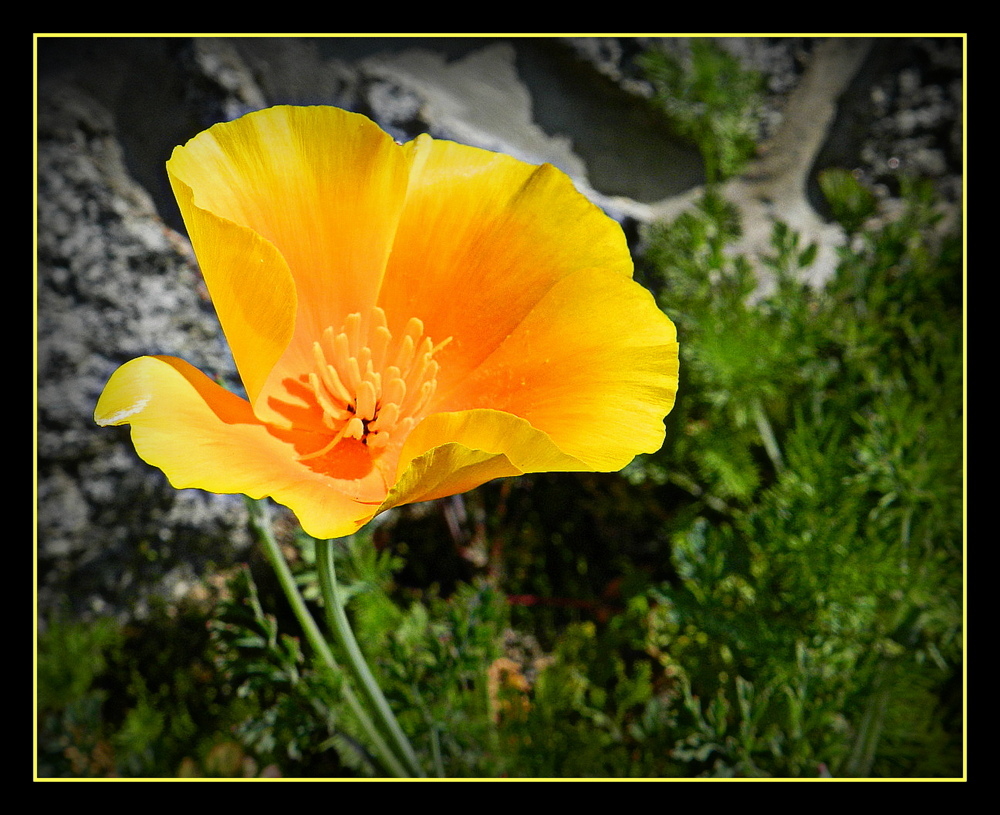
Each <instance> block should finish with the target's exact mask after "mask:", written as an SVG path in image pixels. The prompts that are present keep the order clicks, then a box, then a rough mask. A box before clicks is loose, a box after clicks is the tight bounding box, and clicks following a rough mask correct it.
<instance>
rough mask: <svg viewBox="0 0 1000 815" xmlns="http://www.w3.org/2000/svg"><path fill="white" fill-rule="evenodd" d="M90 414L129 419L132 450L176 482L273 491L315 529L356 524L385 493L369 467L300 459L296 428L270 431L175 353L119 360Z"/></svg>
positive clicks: (325, 532)
mask: <svg viewBox="0 0 1000 815" xmlns="http://www.w3.org/2000/svg"><path fill="white" fill-rule="evenodd" d="M94 420H95V421H96V422H97V423H98V424H99V425H104V426H106V425H120V424H130V425H131V426H132V442H133V444H134V445H135V450H136V453H138V455H139V457H140V458H141V459H142V460H143V461H145V462H146V463H148V464H151V465H153V466H154V467H158V468H159V469H161V470H163V472H164V473H165V474H166V476H167V478H168V479H169V480H170V483H171V485H172V486H174V487H175V488H177V489H185V488H197V489H203V490H208V491H209V492H217V493H234V494H237V493H242V494H244V495H249V496H250V497H251V498H263V497H264V496H271V497H272V498H274V499H275V500H276V501H278V502H279V503H281V504H284V505H285V506H287V507H289V508H290V509H291V510H292V511H293V512H295V514H296V515H297V516H298V518H299V521H300V523H301V524H302V527H303V529H305V530H306V532H308V533H309V534H310V535H313V536H314V537H318V538H328V537H340V536H343V535H347V534H350V533H352V532H354V531H356V530H357V529H358V528H359V527H360V526H362V525H363V524H365V523H366V522H367V521H368V520H370V519H371V518H372V516H373V515H374V514H375V509H376V507H377V505H378V503H379V501H381V500H382V498H383V496H384V495H385V487H384V483H383V481H382V479H381V477H380V476H379V474H378V473H373V472H372V471H371V469H370V468H369V469H368V470H367V471H364V470H361V469H358V468H356V467H355V468H353V470H348V468H345V473H344V474H345V477H344V478H341V479H334V478H331V477H330V476H329V475H328V474H326V473H324V472H322V471H316V470H314V469H312V468H311V467H309V466H307V465H306V464H305V463H304V462H301V461H299V460H298V459H297V456H296V450H295V442H296V441H298V440H297V439H296V438H295V437H294V436H291V437H284V438H282V437H279V436H278V435H275V433H274V432H272V431H271V430H270V429H269V428H268V427H267V426H265V425H263V424H261V423H260V422H259V421H258V420H257V419H256V417H255V416H254V414H253V411H252V410H251V408H250V404H249V403H248V402H246V401H245V400H243V399H241V398H240V397H238V396H236V395H234V394H232V393H230V392H229V391H227V390H225V389H224V388H222V387H220V386H219V385H217V384H216V383H215V382H213V381H212V380H210V379H209V378H208V377H207V376H205V375H204V374H203V373H201V372H200V371H198V370H197V369H196V368H194V367H193V366H192V365H189V364H188V363H186V362H184V361H183V360H180V359H176V358H174V357H139V358H138V359H134V360H132V361H131V362H127V363H125V365H122V366H121V367H120V368H119V369H118V370H117V371H115V373H114V374H113V375H112V377H111V379H110V380H109V381H108V384H107V386H106V387H105V389H104V392H103V393H102V394H101V398H100V400H99V401H98V403H97V409H96V411H95V413H94ZM307 443H308V442H307ZM347 476H354V477H353V478H352V477H347ZM373 480H374V481H375V482H376V483H374V484H373V483H372V481H373Z"/></svg>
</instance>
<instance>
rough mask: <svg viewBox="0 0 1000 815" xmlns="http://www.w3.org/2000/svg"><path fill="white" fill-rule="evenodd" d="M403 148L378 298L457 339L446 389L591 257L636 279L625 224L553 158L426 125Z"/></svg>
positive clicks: (445, 369) (444, 367)
mask: <svg viewBox="0 0 1000 815" xmlns="http://www.w3.org/2000/svg"><path fill="white" fill-rule="evenodd" d="M405 147H406V148H407V149H409V150H411V151H413V153H414V154H415V158H414V162H413V172H412V175H411V179H410V188H409V190H408V193H407V198H406V207H405V209H404V211H403V214H402V218H401V221H400V224H399V229H398V231H397V234H396V238H395V244H394V245H393V250H392V254H391V256H390V258H389V264H388V268H387V270H386V274H385V279H384V281H383V284H382V290H381V293H380V295H379V304H380V305H381V306H382V307H383V308H384V310H385V312H386V314H388V315H395V316H396V319H398V320H402V321H405V320H406V319H407V318H409V317H410V316H414V317H419V318H420V319H421V320H422V321H423V322H424V326H425V329H426V331H427V333H428V335H430V336H432V337H434V338H436V339H438V340H443V339H445V338H447V337H452V338H453V339H452V342H450V343H449V345H448V347H447V348H445V349H443V351H442V352H441V356H440V361H441V372H440V374H439V377H438V381H439V385H440V387H441V389H442V391H447V390H449V389H450V388H451V386H452V384H453V383H455V382H457V381H459V380H461V379H462V378H464V377H465V375H466V374H467V373H468V372H469V371H471V370H472V369H474V368H475V367H476V366H477V365H478V364H479V363H480V362H481V361H482V360H483V359H484V358H485V357H486V356H487V355H489V354H490V353H492V352H493V351H494V349H496V348H497V346H498V345H499V344H500V343H501V342H502V341H503V340H504V339H505V338H506V337H507V336H508V335H509V334H510V333H511V332H512V331H513V330H514V329H515V328H516V326H517V325H518V324H519V323H520V322H521V321H522V320H523V319H524V317H525V315H527V314H528V313H529V312H530V311H531V310H532V309H533V308H534V307H535V304H536V303H538V302H539V300H540V299H541V298H542V297H543V296H544V295H545V293H546V292H547V291H548V290H549V289H550V288H551V287H552V286H553V285H555V283H556V282H557V281H559V280H561V279H562V278H563V277H565V276H567V275H570V274H572V273H574V272H577V271H579V270H581V269H588V268H591V269H604V270H606V271H607V272H609V273H611V274H617V275H620V276H621V277H623V278H631V276H632V259H631V257H630V255H629V252H628V246H627V244H626V241H625V236H624V234H623V233H622V230H621V227H620V226H619V225H618V224H617V223H615V221H613V220H612V219H611V218H609V217H608V216H607V215H605V214H604V213H603V212H601V210H600V209H599V208H598V207H596V206H595V205H594V204H592V203H591V202H590V201H588V200H587V199H586V198H585V197H584V196H583V195H581V194H580V193H579V192H577V190H576V188H575V187H574V186H573V183H572V181H570V179H569V178H568V177H567V176H566V175H565V174H564V173H562V172H560V171H559V170H557V169H556V168H554V167H552V166H550V165H541V166H534V165H531V164H526V163H524V162H522V161H518V160H516V159H513V158H511V157H510V156H505V155H503V154H500V153H491V152H489V151H487V150H481V149H478V148H475V147H467V146H465V145H461V144H456V143H453V142H448V141H438V140H433V139H430V138H429V137H426V136H421V137H419V138H417V139H416V140H415V141H413V142H411V143H410V144H408V145H405ZM390 319H391V317H390ZM390 328H392V325H390Z"/></svg>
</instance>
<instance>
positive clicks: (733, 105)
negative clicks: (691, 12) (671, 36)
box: [638, 38, 764, 184]
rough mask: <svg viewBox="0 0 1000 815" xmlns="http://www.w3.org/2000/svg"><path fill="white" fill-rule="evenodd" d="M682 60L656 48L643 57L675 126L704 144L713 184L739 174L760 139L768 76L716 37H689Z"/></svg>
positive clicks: (708, 178) (642, 65)
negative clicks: (743, 62)
mask: <svg viewBox="0 0 1000 815" xmlns="http://www.w3.org/2000/svg"><path fill="white" fill-rule="evenodd" d="M688 47H689V54H688V55H687V59H681V58H678V57H675V56H673V55H672V54H669V53H667V52H666V51H662V50H656V49H653V50H650V51H647V52H646V53H644V54H643V55H642V56H641V57H640V58H639V60H638V63H639V66H640V68H642V69H643V71H644V72H645V74H646V76H647V78H648V79H649V80H650V82H652V84H653V89H654V99H655V101H656V103H657V104H658V106H659V108H660V109H662V110H663V111H664V112H665V113H666V115H667V117H668V118H669V120H670V122H671V124H672V125H673V127H674V128H675V130H676V131H677V132H678V134H680V135H681V136H684V137H685V138H688V139H690V140H691V141H692V142H694V144H695V145H697V147H698V148H699V149H700V151H701V154H702V159H703V160H704V162H705V178H706V181H708V183H709V184H714V183H717V182H721V181H725V180H726V179H727V178H731V177H732V176H734V175H738V174H739V172H740V170H741V169H742V168H743V166H744V165H745V164H746V162H747V161H748V160H749V159H750V158H751V157H752V156H753V154H754V151H755V149H756V147H757V142H758V140H759V138H760V116H761V102H762V98H763V97H762V94H763V88H764V80H763V78H762V76H761V75H760V74H758V73H756V72H753V71H747V70H746V69H744V68H743V67H742V66H741V65H740V63H739V61H738V60H737V59H736V58H735V57H733V56H732V55H731V54H729V53H728V52H727V51H726V50H725V49H724V48H723V47H722V46H720V45H718V44H717V43H716V42H715V41H713V40H711V39H703V38H692V39H690V40H688Z"/></svg>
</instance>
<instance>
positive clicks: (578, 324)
mask: <svg viewBox="0 0 1000 815" xmlns="http://www.w3.org/2000/svg"><path fill="white" fill-rule="evenodd" d="M677 348H678V346H677V332H676V329H675V328H674V325H673V323H672V322H671V321H670V320H669V319H668V318H667V317H666V315H664V314H663V312H661V311H660V310H659V308H658V307H657V306H656V303H655V301H654V300H653V298H652V295H650V294H649V292H647V291H646V290H645V289H643V288H642V287H641V286H639V285H637V284H636V283H635V282H634V281H632V280H631V279H629V278H623V277H621V276H620V275H615V274H613V273H607V272H605V271H603V270H585V271H581V272H579V273H577V274H575V275H572V276H570V277H566V278H564V279H562V280H561V281H559V282H558V283H557V284H556V285H555V286H553V287H552V289H551V290H550V291H549V292H548V293H547V294H546V296H545V297H544V298H543V299H542V300H541V301H540V302H539V303H538V304H537V305H536V306H535V308H534V309H533V310H532V311H531V312H530V313H529V314H528V315H527V316H526V317H525V318H524V319H523V320H522V321H521V323H520V324H519V325H518V327H517V329H516V330H515V331H513V332H512V333H511V334H510V335H509V336H508V337H507V338H506V339H505V340H504V342H503V343H501V345H500V346H499V347H498V348H497V349H496V350H495V351H494V352H493V353H492V354H491V355H490V356H489V358H488V359H486V360H484V361H483V363H482V364H481V365H480V366H479V367H478V368H477V369H476V370H475V371H474V372H473V373H472V374H471V375H470V376H468V377H467V378H466V379H465V380H464V381H463V382H461V383H458V384H457V385H456V387H455V388H454V389H453V390H452V391H451V392H448V393H444V394H441V395H440V397H439V400H438V402H437V405H436V408H437V409H438V410H442V411H448V410H459V409H462V408H468V407H485V406H489V407H492V408H494V409H496V410H502V411H508V412H510V413H513V414H516V415H517V416H521V417H523V418H524V419H526V420H527V421H528V422H530V424H531V425H532V426H534V427H535V428H537V429H539V430H541V431H543V432H544V433H545V434H547V435H548V437H549V438H550V439H551V441H552V442H553V443H554V444H555V445H556V446H557V447H558V448H559V449H560V450H562V451H564V452H565V454H566V455H568V456H572V457H575V458H578V459H580V460H581V461H584V462H586V464H587V467H588V468H592V469H595V470H602V471H605V470H606V471H612V470H619V469H621V468H622V467H624V466H625V465H626V464H628V462H629V461H631V460H632V458H634V457H635V456H636V455H638V454H639V453H652V452H655V451H656V450H658V449H659V448H660V445H662V444H663V437H664V427H663V417H664V416H665V415H666V414H667V413H669V412H670V409H671V408H672V407H673V404H674V399H675V396H676V392H677V374H678V360H677Z"/></svg>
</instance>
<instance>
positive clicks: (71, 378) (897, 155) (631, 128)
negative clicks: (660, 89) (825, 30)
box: [37, 37, 964, 621]
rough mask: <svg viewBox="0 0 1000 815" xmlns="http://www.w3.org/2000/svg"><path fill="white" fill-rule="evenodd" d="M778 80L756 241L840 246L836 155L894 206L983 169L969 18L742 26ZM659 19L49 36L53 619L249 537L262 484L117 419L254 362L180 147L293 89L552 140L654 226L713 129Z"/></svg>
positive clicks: (767, 129) (180, 575)
mask: <svg viewBox="0 0 1000 815" xmlns="http://www.w3.org/2000/svg"><path fill="white" fill-rule="evenodd" d="M720 42H722V43H723V44H724V45H725V47H726V48H727V49H728V50H730V51H731V52H732V53H733V54H735V55H737V56H738V57H739V59H740V60H741V61H742V62H743V63H744V64H745V65H746V66H747V67H748V68H752V69H754V70H757V71H760V72H762V73H763V74H764V75H765V76H766V77H767V86H768V98H767V110H766V115H765V117H764V123H763V131H762V133H761V140H762V149H761V152H760V155H759V157H758V159H757V161H755V162H754V163H753V164H752V165H751V166H750V167H749V168H748V169H747V172H746V173H744V175H743V176H741V177H740V178H738V179H734V180H733V181H731V182H730V183H729V184H728V185H727V187H726V194H727V195H728V196H729V197H730V198H731V199H732V200H734V201H735V202H736V203H737V204H738V205H739V206H740V207H741V209H742V211H743V214H744V225H745V230H746V237H745V245H744V246H742V247H740V248H741V249H742V250H744V251H748V252H753V251H754V249H755V247H756V245H757V244H759V242H760V241H761V240H763V239H764V236H766V235H767V234H768V233H769V231H770V225H771V223H772V222H773V219H774V218H776V217H778V218H781V219H782V220H785V221H787V222H789V223H790V224H791V225H793V226H794V227H795V228H797V229H799V230H801V231H802V232H803V233H805V237H806V238H807V239H808V240H816V241H818V242H819V244H820V250H821V251H820V252H819V253H818V255H817V260H816V264H815V266H814V268H813V269H811V270H809V274H810V276H811V277H812V278H814V279H815V280H816V281H821V280H822V279H823V278H824V277H825V276H826V275H827V274H829V272H830V270H831V268H832V266H831V264H832V258H833V254H834V251H835V247H836V246H837V245H838V244H839V243H840V242H841V241H842V240H843V236H842V235H841V234H840V231H839V229H838V228H837V227H836V226H834V225H832V224H831V223H829V222H828V221H827V220H826V219H825V218H824V212H823V208H822V204H821V202H820V200H819V198H818V197H817V195H816V185H815V177H816V173H817V172H819V171H820V170H822V169H824V168H826V167H830V166H837V167H844V168H848V169H852V170H856V171H857V174H858V175H859V176H861V177H863V178H864V179H865V180H867V181H868V182H870V183H872V184H874V185H875V186H876V189H877V190H878V191H879V194H880V195H881V197H882V199H883V212H885V213H888V215H887V217H888V216H891V211H892V208H893V201H894V195H895V194H896V193H897V192H898V183H897V179H898V177H899V174H900V173H904V172H905V173H910V174H913V175H919V176H922V177H930V178H932V179H934V180H935V181H936V182H937V184H938V186H939V188H940V190H941V192H942V195H943V199H944V200H945V202H950V204H951V205H952V207H953V209H954V210H955V211H956V212H957V208H958V205H959V204H960V202H961V189H962V159H963V156H962V129H961V126H962V105H963V100H962V81H963V74H962V71H963V59H964V41H963V40H961V39H916V38H893V39H864V38H858V39H842V40H824V39H806V38H802V39H789V38H781V39H761V38H746V39H740V38H724V39H720ZM650 47H657V48H664V49H667V50H669V51H671V52H672V53H675V54H678V55H683V54H684V53H685V49H686V47H687V43H686V41H685V40H683V39H664V38H658V39H652V38H628V39H619V38H616V39H612V38H578V39H557V38H503V39H498V38H476V39H473V38H454V39H421V38H394V39H375V38H234V39H214V38H113V39H104V38H56V37H53V38H40V39H38V40H37V73H38V98H37V102H38V117H37V141H38V167H37V172H38V244H37V253H38V254H37V258H38V271H37V292H38V294H37V316H38V342H37V404H38V431H37V469H38V481H37V497H38V506H37V559H38V594H39V605H40V618H41V619H42V620H43V621H44V618H45V617H46V616H47V615H48V614H50V613H51V612H53V611H54V610H56V609H63V610H67V611H70V612H71V613H73V614H78V615H80V614H82V615H89V614H115V615H117V616H119V617H120V618H122V619H123V620H127V619H129V618H141V617H143V616H144V615H145V614H146V613H147V612H148V610H149V608H150V604H151V603H152V602H155V600H156V598H159V599H164V600H166V601H168V602H171V601H176V600H178V599H180V598H183V597H185V596H187V595H188V594H189V593H190V592H191V591H192V589H193V588H194V587H196V586H197V585H198V583H199V581H200V578H201V577H202V576H204V575H205V574H206V573H208V572H209V571H210V570H211V569H213V568H215V567H220V566H225V565H227V564H229V563H232V562H234V561H235V560H237V559H241V558H245V557H246V556H247V550H248V547H249V536H248V533H247V531H246V518H245V512H244V508H243V504H242V501H241V499H240V498H239V497H238V496H217V495H211V494H207V493H202V492H199V491H194V490H181V491H176V490H173V489H171V488H170V487H169V485H168V484H167V482H166V479H165V478H164V476H163V475H162V474H161V473H160V472H159V471H158V470H155V469H153V468H151V467H148V466H147V465H145V464H144V463H142V462H141V461H140V460H139V459H138V458H137V457H136V455H135V452H134V450H133V448H132V446H131V444H130V442H129V441H128V430H127V428H99V427H97V426H96V425H95V424H94V423H93V418H92V417H93V410H94V405H95V404H96V401H97V398H98V396H99V394H100V392H101V389H102V388H103V386H104V384H105V382H106V381H107V379H108V377H109V376H110V374H111V373H112V371H114V369H115V368H116V367H117V366H118V365H120V364H121V363H123V362H126V361H127V360H129V359H132V358H134V357H136V356H140V355H142V354H150V353H156V354H171V355H176V356H179V357H182V358H184V359H186V360H188V361H189V362H191V363H193V364H194V365H196V366H197V367H199V368H201V369H202V370H204V371H206V372H209V373H212V374H215V375H218V376H221V377H223V378H228V379H233V378H234V377H235V369H234V366H233V363H232V360H231V358H230V357H229V352H228V349H227V346H226V344H225V341H224V338H223V336H222V334H221V331H220V330H219V327H218V323H217V321H216V318H215V315H214V312H213V310H212V306H211V302H210V301H209V299H208V297H207V292H206V290H205V288H204V285H203V283H202V282H201V280H200V277H199V274H198V270H197V266H196V264H195V261H194V257H193V254H192V252H191V249H190V245H189V244H188V242H187V238H186V237H185V234H184V228H183V224H182V223H181V221H180V217H179V214H178V211H177V209H176V206H175V204H174V201H173V197H172V195H171V192H170V189H169V185H168V182H167V178H166V173H165V171H164V163H165V161H166V160H167V158H168V157H169V156H170V152H171V150H172V149H173V147H174V146H175V145H177V144H181V143H183V142H185V141H187V140H188V139H189V138H191V137H192V136H194V135H195V134H196V133H198V132H199V131H201V130H203V129H204V128H206V127H208V126H210V125H212V124H214V123H216V122H218V121H222V120H227V119H232V118H235V117H237V116H239V115H241V114H243V113H245V112H247V111H250V110H255V109H258V108H262V107H266V106H269V105H273V104H283V103H284V104H331V105H338V106H341V107H344V108H348V109H351V110H355V111H358V112H361V113H365V114H367V115H369V116H370V117H372V118H373V119H374V120H375V121H377V122H378V123H379V124H380V125H381V126H382V127H383V128H385V129H386V130H388V131H389V132H391V133H392V134H393V135H394V136H396V138H397V139H399V140H405V139H409V138H412V137H413V136H415V135H416V134H417V133H420V132H423V131H427V132H430V133H431V134H432V135H433V136H435V137H439V138H449V139H455V140H458V141H462V142H466V143H469V144H475V145H478V146H481V147H485V148H489V149H492V150H501V151H503V152H507V153H510V154H512V155H515V156H517V157H519V158H522V159H524V160H527V161H530V162H533V163H539V162H542V161H548V162H551V163H553V164H555V165H556V166H558V167H560V168H561V169H563V170H564V171H566V172H567V173H568V174H570V175H571V176H572V177H573V178H574V180H575V181H576V182H577V184H578V186H579V187H580V189H581V190H583V191H584V192H585V193H586V194H588V195H589V196H591V197H592V198H593V200H595V201H596V202H598V203H599V204H600V205H601V206H603V207H605V209H606V210H607V211H608V212H609V213H610V214H611V215H612V216H613V217H615V218H617V219H619V220H620V221H621V222H622V224H623V226H624V227H625V228H626V233H627V234H629V235H630V236H631V237H632V238H633V239H634V241H635V242H636V250H637V251H641V245H640V243H639V236H640V235H641V227H642V225H643V224H645V223H649V222H651V221H653V220H656V219H659V218H670V217H673V216H674V215H676V214H677V213H678V212H680V211H682V209H683V208H684V207H686V206H689V205H690V203H691V202H692V200H694V199H695V198H696V197H697V194H698V190H699V185H700V184H701V183H702V181H703V172H702V167H701V163H700V159H699V156H698V152H697V150H695V148H694V147H692V146H691V145H689V144H684V143H681V142H679V141H678V140H677V139H676V138H675V137H674V136H673V135H672V134H671V131H670V128H669V126H668V124H667V123H666V121H665V120H664V118H663V117H662V116H661V115H659V114H658V113H657V111H656V110H655V109H654V108H653V106H652V105H651V104H650V96H651V94H652V89H651V86H650V84H649V82H648V81H646V80H645V79H644V77H643V75H642V73H641V71H640V70H639V69H638V68H637V66H636V64H635V57H636V56H637V55H639V54H641V53H642V52H643V51H644V50H646V49H648V48H650Z"/></svg>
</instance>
